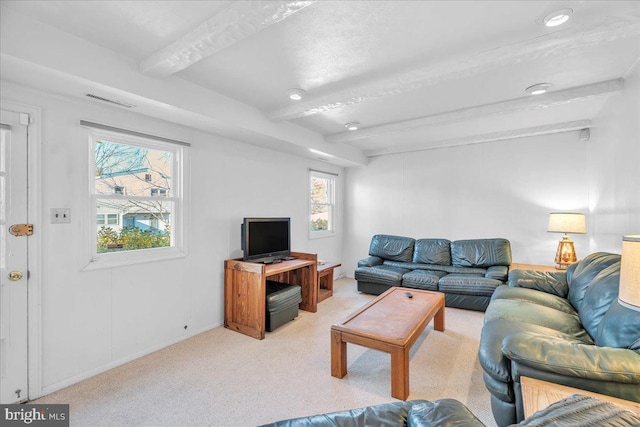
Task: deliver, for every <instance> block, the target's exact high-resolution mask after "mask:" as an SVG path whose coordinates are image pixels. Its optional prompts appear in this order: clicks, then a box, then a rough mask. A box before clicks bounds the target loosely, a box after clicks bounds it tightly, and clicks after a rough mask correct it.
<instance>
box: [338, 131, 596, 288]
mask: <svg viewBox="0 0 640 427" xmlns="http://www.w3.org/2000/svg"><path fill="white" fill-rule="evenodd" d="M586 178H587V171H586V144H585V143H584V142H581V141H579V140H578V133H577V132H569V133H562V134H555V135H549V136H539V137H531V138H522V139H512V140H508V141H499V142H491V143H484V144H475V145H468V146H462V147H452V148H444V149H435V150H426V151H418V152H413V153H405V154H397V155H389V156H381V157H376V158H373V159H372V161H371V163H370V164H369V166H368V167H366V168H350V169H348V171H347V195H346V200H347V202H346V203H347V205H346V207H345V212H346V219H345V220H346V223H347V230H348V234H347V236H346V238H345V259H344V261H345V262H344V265H345V266H346V267H351V269H348V268H345V271H346V273H347V275H350V276H353V270H354V269H355V266H356V263H357V260H358V259H361V258H364V257H365V256H367V251H368V248H369V242H370V239H371V236H372V235H373V234H377V233H388V234H397V235H403V236H409V237H414V238H427V237H434V238H436V237H437V238H447V239H450V240H456V239H471V238H492V237H504V238H507V239H509V240H510V241H511V248H512V252H513V260H514V261H517V262H524V263H533V264H546V265H552V264H553V258H554V256H555V250H556V247H557V242H558V240H560V238H561V237H562V236H561V235H560V234H554V233H547V231H546V229H547V221H548V215H549V212H552V211H578V212H585V213H586V212H587V207H588V188H587V179H586ZM572 237H573V240H574V241H575V244H576V250H577V251H578V252H579V254H578V255H581V254H584V253H585V252H586V250H587V245H586V238H585V236H580V235H574V236H572Z"/></svg>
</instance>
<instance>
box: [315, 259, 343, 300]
mask: <svg viewBox="0 0 640 427" xmlns="http://www.w3.org/2000/svg"><path fill="white" fill-rule="evenodd" d="M341 265H342V264H340V263H337V262H325V263H324V264H320V263H318V302H320V301H324V300H326V299H327V298H329V297H330V296H332V295H333V270H334V269H336V268H338V267H340V266H341Z"/></svg>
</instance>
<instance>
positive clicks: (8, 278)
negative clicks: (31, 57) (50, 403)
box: [0, 110, 29, 404]
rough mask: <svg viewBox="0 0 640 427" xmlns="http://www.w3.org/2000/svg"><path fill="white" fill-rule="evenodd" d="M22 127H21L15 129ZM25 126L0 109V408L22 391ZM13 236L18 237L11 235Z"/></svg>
mask: <svg viewBox="0 0 640 427" xmlns="http://www.w3.org/2000/svg"><path fill="white" fill-rule="evenodd" d="M21 122H22V123H24V124H21ZM27 123H28V116H27V115H26V114H21V113H14V112H9V111H5V110H0V134H1V136H0V138H1V139H0V403H3V404H8V403H16V402H20V401H24V400H26V399H27V398H28V396H29V393H28V389H27V384H28V381H27V362H28V359H27V279H28V272H27V241H28V240H27V239H28V238H27V236H26V235H20V234H23V233H25V232H26V233H27V234H28V232H27V231H26V230H27V229H28V227H22V226H20V224H27V223H28V219H27ZM14 234H18V236H16V235H14Z"/></svg>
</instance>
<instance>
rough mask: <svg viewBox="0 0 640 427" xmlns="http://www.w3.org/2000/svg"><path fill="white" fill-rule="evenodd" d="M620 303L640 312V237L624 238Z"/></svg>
mask: <svg viewBox="0 0 640 427" xmlns="http://www.w3.org/2000/svg"><path fill="white" fill-rule="evenodd" d="M618 302H619V303H620V305H623V306H625V307H627V308H630V309H632V310H636V311H640V235H635V236H624V237H623V238H622V261H621V263H620V293H619V294H618Z"/></svg>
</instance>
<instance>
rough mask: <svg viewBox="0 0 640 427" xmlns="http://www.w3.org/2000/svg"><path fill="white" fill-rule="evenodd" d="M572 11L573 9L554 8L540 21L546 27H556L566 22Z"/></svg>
mask: <svg viewBox="0 0 640 427" xmlns="http://www.w3.org/2000/svg"><path fill="white" fill-rule="evenodd" d="M572 13H573V9H560V10H556V11H553V12H551V13H550V14H548V15H547V16H545V17H544V19H543V20H542V22H544V25H546V26H547V27H557V26H558V25H562V24H564V23H565V22H567V21H568V20H569V17H570V16H571V14H572Z"/></svg>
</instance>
